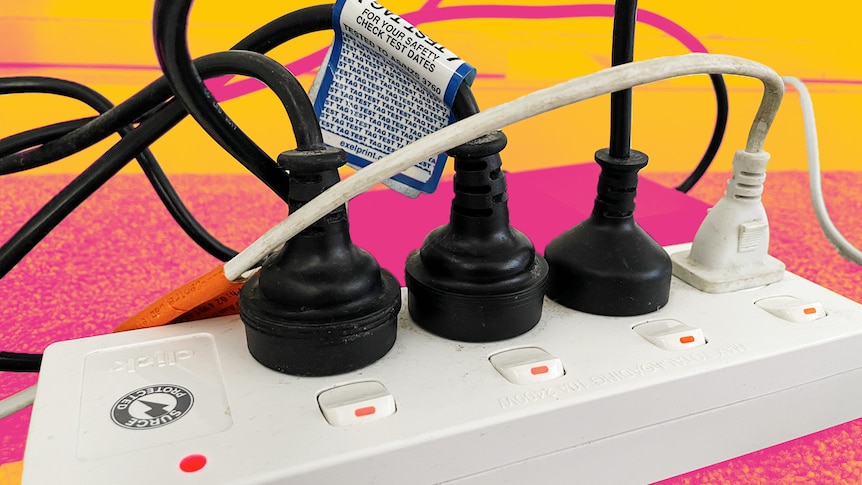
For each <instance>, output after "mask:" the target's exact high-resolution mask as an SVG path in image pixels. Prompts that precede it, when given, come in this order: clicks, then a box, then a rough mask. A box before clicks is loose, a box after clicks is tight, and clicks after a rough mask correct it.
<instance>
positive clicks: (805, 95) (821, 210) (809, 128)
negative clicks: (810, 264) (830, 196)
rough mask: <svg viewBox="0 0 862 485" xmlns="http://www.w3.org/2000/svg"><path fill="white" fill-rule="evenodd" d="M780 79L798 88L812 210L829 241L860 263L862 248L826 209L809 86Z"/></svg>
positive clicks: (789, 78) (793, 80) (840, 252)
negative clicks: (849, 237) (851, 239)
mask: <svg viewBox="0 0 862 485" xmlns="http://www.w3.org/2000/svg"><path fill="white" fill-rule="evenodd" d="M782 79H784V81H785V82H786V83H787V84H790V85H791V86H793V87H794V88H795V89H796V91H798V92H799V104H800V105H801V106H802V120H803V128H804V130H805V149H806V154H807V157H808V179H809V187H810V190H811V205H812V206H814V214H815V215H816V216H817V222H818V223H819V224H820V228H821V229H822V230H823V234H825V235H826V239H828V240H829V243H830V244H832V246H833V247H835V249H836V250H837V251H838V254H840V255H841V256H842V257H843V258H844V259H846V260H848V261H851V262H853V263H856V264H862V251H860V250H859V249H858V248H857V247H856V246H854V245H853V244H852V243H851V242H850V241H848V240H847V238H845V237H844V235H843V234H841V231H839V230H838V228H837V227H835V224H834V223H833V222H832V218H830V217H829V211H828V210H827V209H826V201H825V200H824V199H823V183H822V181H821V178H820V149H819V146H818V141H817V124H816V123H815V119H814V104H813V103H812V101H811V94H810V93H809V92H808V88H807V87H806V86H805V83H803V82H802V81H801V80H800V79H798V78H795V77H792V76H785V77H783V78H782Z"/></svg>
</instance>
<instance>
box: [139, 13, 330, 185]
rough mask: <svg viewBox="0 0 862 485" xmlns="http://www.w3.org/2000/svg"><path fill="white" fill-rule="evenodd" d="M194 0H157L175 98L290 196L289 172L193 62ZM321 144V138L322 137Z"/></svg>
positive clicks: (163, 62)
mask: <svg viewBox="0 0 862 485" xmlns="http://www.w3.org/2000/svg"><path fill="white" fill-rule="evenodd" d="M190 9H191V0H172V1H168V2H163V1H161V0H156V2H155V7H154V9H153V37H154V42H155V48H156V57H157V58H158V60H159V65H160V66H161V67H162V72H163V73H164V76H165V78H166V79H167V80H168V83H169V84H170V86H171V89H173V91H174V94H175V95H176V98H177V99H179V100H180V102H181V103H182V104H183V106H185V108H186V110H188V112H189V114H191V115H192V117H193V118H194V119H195V121H197V122H198V124H199V125H201V127H202V128H203V129H204V130H205V131H206V132H207V133H208V134H209V135H210V137H212V138H213V139H214V140H215V141H216V142H217V143H218V144H219V145H221V146H222V148H224V149H225V151H227V152H228V153H230V154H231V155H232V156H233V157H234V158H236V159H237V160H238V161H239V162H240V163H241V164H243V165H244V166H245V167H246V168H247V169H248V170H249V171H251V172H252V173H253V174H255V175H256V176H257V177H258V178H259V179H261V180H262V181H263V182H264V183H265V184H266V185H267V186H268V187H269V188H270V189H272V190H273V191H274V192H275V193H277V194H278V195H279V196H280V197H281V198H282V199H284V200H287V194H288V176H287V174H286V173H285V172H284V171H282V170H281V169H280V168H278V165H276V163H275V161H274V160H273V159H272V158H270V156H269V155H267V154H266V153H265V152H264V151H263V150H261V148H260V147H259V146H257V144H255V143H254V141H252V140H251V138H249V137H248V135H246V134H245V133H244V132H243V131H242V130H240V129H239V128H237V126H236V124H235V123H234V122H233V120H231V119H230V117H229V116H228V115H227V114H226V113H225V112H224V110H222V109H221V106H219V104H218V102H216V100H215V98H214V97H213V95H212V93H210V91H209V89H207V88H206V86H204V84H203V81H202V80H201V77H200V75H199V74H198V72H197V70H196V69H195V67H194V64H193V63H192V60H191V56H190V54H189V50H188V42H187V39H186V27H187V25H188V14H189V10H190ZM321 146H322V141H321Z"/></svg>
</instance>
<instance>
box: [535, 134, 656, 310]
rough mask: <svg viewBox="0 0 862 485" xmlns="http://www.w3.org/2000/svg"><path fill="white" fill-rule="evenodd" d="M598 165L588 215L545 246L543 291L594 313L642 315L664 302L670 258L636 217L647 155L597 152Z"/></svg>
mask: <svg viewBox="0 0 862 485" xmlns="http://www.w3.org/2000/svg"><path fill="white" fill-rule="evenodd" d="M595 158H596V162H598V164H599V165H600V166H601V167H602V172H601V174H600V175H599V183H598V195H597V196H596V201H595V204H594V206H593V212H592V214H591V215H590V217H589V218H588V219H587V220H585V221H583V222H582V223H580V224H578V225H577V226H575V227H574V228H573V229H570V230H568V231H566V232H564V233H563V234H561V235H560V236H557V237H556V238H555V239H554V240H553V241H551V242H550V244H548V246H547V247H546V248H545V257H546V258H547V260H548V264H549V265H550V266H551V278H550V285H549V287H548V297H549V298H551V299H552V300H555V301H557V302H559V303H561V304H563V305H565V306H567V307H569V308H572V309H574V310H578V311H582V312H586V313H592V314H595V315H609V316H626V315H642V314H644V313H649V312H652V311H656V310H658V309H659V308H661V307H663V306H664V305H665V304H667V301H668V297H669V295H670V278H671V270H672V266H671V261H670V257H669V256H668V255H667V253H666V252H665V251H664V249H662V247H661V246H660V245H659V244H658V243H657V242H656V241H655V240H654V239H653V238H652V237H650V235H649V234H647V233H646V232H645V231H644V230H643V229H641V227H640V226H639V225H638V224H637V223H636V222H635V220H634V217H633V213H634V209H635V202H634V200H635V193H636V190H637V181H638V175H637V173H638V171H639V170H640V169H642V168H643V167H645V166H646V164H647V160H648V158H647V156H646V154H645V153H642V152H639V151H637V150H631V152H630V155H629V156H628V157H625V158H616V157H613V156H611V155H610V152H609V150H608V149H607V148H605V149H602V150H599V151H597V152H596V156H595Z"/></svg>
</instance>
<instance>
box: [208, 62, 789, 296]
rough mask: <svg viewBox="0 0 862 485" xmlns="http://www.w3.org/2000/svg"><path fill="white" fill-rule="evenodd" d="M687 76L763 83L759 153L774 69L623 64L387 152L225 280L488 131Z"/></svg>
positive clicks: (754, 144)
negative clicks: (385, 183) (418, 164)
mask: <svg viewBox="0 0 862 485" xmlns="http://www.w3.org/2000/svg"><path fill="white" fill-rule="evenodd" d="M691 74H737V75H742V76H749V77H755V78H757V79H760V80H761V81H762V82H763V84H764V94H763V99H762V101H761V104H760V107H759V108H758V110H757V113H756V115H755V119H754V122H753V123H752V126H751V130H750V131H749V135H748V141H747V143H746V151H748V152H752V153H757V152H760V151H762V148H763V143H764V140H765V138H766V135H767V133H768V132H769V128H770V127H771V126H772V121H773V120H774V118H775V114H776V112H777V111H778V107H779V106H780V104H781V99H782V97H783V95H784V83H783V82H782V80H781V78H780V77H778V75H777V74H776V73H775V72H774V71H773V70H772V69H770V68H768V67H766V66H764V65H763V64H759V63H757V62H754V61H750V60H747V59H742V58H739V57H733V56H724V55H711V54H688V55H684V56H676V57H664V58H659V59H651V60H648V61H640V62H633V63H629V64H624V65H621V66H617V67H612V68H610V69H605V70H602V71H599V72H596V73H593V74H589V75H586V76H583V77H581V78H576V79H572V80H570V81H567V82H564V83H561V84H558V85H556V86H552V87H550V88H547V89H543V90H540V91H536V92H533V93H531V94H528V95H526V96H523V97H521V98H518V99H516V100H514V101H511V102H509V103H505V104H502V105H499V106H495V107H493V108H490V109H488V110H485V111H483V112H481V113H477V114H475V115H473V116H470V117H468V118H466V119H464V120H461V121H459V122H457V123H453V124H451V125H449V126H447V127H445V128H443V129H441V130H439V131H437V132H435V133H433V134H431V135H428V136H425V137H423V138H420V139H419V140H417V141H415V142H413V143H411V144H410V145H407V146H405V147H403V148H401V149H399V150H397V151H395V152H393V153H390V154H389V155H387V156H385V157H383V158H381V159H380V160H378V161H377V162H375V163H374V164H372V165H371V166H369V167H366V168H364V169H363V170H360V171H359V172H357V173H356V174H354V175H353V176H351V177H350V178H348V179H346V180H343V181H341V182H339V183H338V184H336V185H335V186H333V187H331V188H330V189H329V190H327V191H326V192H325V193H323V194H322V195H321V196H319V197H316V198H315V199H314V200H312V201H311V202H309V203H308V204H306V205H305V206H303V207H301V208H300V209H299V210H297V211H296V212H294V213H293V214H291V215H290V217H289V218H288V219H285V220H284V221H282V222H280V223H279V224H277V225H276V226H274V227H273V228H272V229H270V230H269V231H267V232H266V233H265V234H263V235H262V236H261V237H260V238H258V239H257V240H256V241H255V242H253V243H252V244H251V245H250V246H249V247H247V248H246V249H245V250H243V251H241V252H240V253H239V254H238V255H237V256H236V257H235V258H233V259H231V260H230V261H228V262H227V263H225V265H224V276H225V278H226V279H227V280H230V281H235V280H238V279H240V278H242V276H243V274H245V273H246V272H248V271H250V270H251V269H252V268H253V267H254V266H255V265H256V264H257V263H258V262H259V261H262V260H263V259H264V258H265V257H266V256H267V255H269V254H270V253H272V252H273V251H276V250H277V249H278V248H280V247H281V246H282V245H283V244H284V243H285V242H286V241H287V240H289V239H290V238H292V237H293V236H295V235H296V234H298V233H299V232H300V231H302V230H303V229H305V228H306V227H308V226H309V225H311V224H313V223H314V222H315V221H317V220H318V219H320V218H321V217H323V216H324V215H326V214H328V213H329V212H330V211H332V210H333V209H335V208H336V207H338V206H340V205H342V204H344V203H346V202H347V201H348V200H350V199H351V198H353V197H356V196H357V195H359V194H361V193H362V192H365V191H366V190H368V189H370V188H371V187H373V186H374V185H375V184H377V183H379V182H381V181H382V180H385V179H387V178H389V177H391V176H393V175H395V174H397V173H399V172H400V171H402V170H404V169H406V168H408V167H410V166H411V165H412V164H413V163H415V161H416V160H422V159H424V158H427V157H431V156H434V155H435V154H437V153H441V152H443V151H445V150H448V149H450V148H452V147H454V146H458V145H460V144H462V143H466V142H468V141H470V140H472V139H474V138H477V137H478V136H481V135H483V134H485V133H488V132H490V131H493V130H497V129H501V128H502V127H504V126H507V125H510V124H512V123H515V122H518V121H522V120H524V119H527V118H530V117H533V116H536V115H538V114H541V113H545V112H547V111H551V110H553V109H557V108H560V107H562V106H566V105H569V104H572V103H576V102H578V101H583V100H585V99H589V98H592V97H595V96H599V95H602V94H608V93H611V92H614V91H619V90H621V89H627V88H630V87H632V86H635V85H640V84H647V83H651V82H656V81H660V80H664V79H669V78H672V77H678V76H685V75H691Z"/></svg>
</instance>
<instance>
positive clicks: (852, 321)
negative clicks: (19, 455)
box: [23, 245, 862, 484]
mask: <svg viewBox="0 0 862 485" xmlns="http://www.w3.org/2000/svg"><path fill="white" fill-rule="evenodd" d="M687 247H688V246H687V245H678V246H671V247H668V248H666V249H667V250H668V251H669V252H671V253H673V252H676V251H679V250H684V249H686V248H687ZM402 291H404V294H403V297H404V299H405V305H404V308H402V312H401V315H400V317H399V328H398V338H397V341H396V343H395V346H394V347H393V349H392V350H391V351H390V352H389V353H388V354H387V355H386V356H385V357H384V358H382V359H381V360H379V361H378V362H376V363H374V364H372V365H370V366H368V367H366V368H363V369H360V370H358V371H355V372H351V373H349V374H342V375H337V376H332V377H317V378H308V377H305V378H300V377H294V376H290V375H284V374H280V373H278V372H275V371H272V370H269V369H267V368H265V367H263V366H261V365H260V364H259V363H257V362H256V361H255V360H254V359H253V358H252V357H251V356H250V354H249V353H248V350H247V348H246V342H245V334H244V329H243V326H242V323H241V322H240V320H239V318H238V317H225V318H218V319H213V320H205V321H198V322H190V323H183V324H178V325H172V326H167V327H160V328H153V329H147V330H140V331H134V332H126V333H119V334H111V335H104V336H98V337H91V338H85V339H80V340H74V341H66V342H59V343H56V344H54V345H52V346H51V347H49V348H48V349H47V351H46V353H45V357H44V361H43V365H42V372H41V374H40V377H39V388H38V392H37V396H36V402H35V405H34V408H33V414H32V421H31V426H30V433H29V437H28V440H27V448H26V453H25V459H24V476H23V479H24V481H23V483H24V484H48V483H61V482H65V483H90V484H101V483H105V484H108V483H111V484H114V483H118V481H122V483H125V484H136V483H140V484H151V483H159V482H161V483H176V484H185V483H188V484H195V483H200V484H215V483H231V484H235V483H241V484H276V483H291V484H319V483H378V484H390V483H391V484H403V483H412V484H417V483H457V484H461V483H463V484H499V483H537V482H539V481H541V480H546V481H550V482H551V483H609V484H611V483H645V482H652V481H657V480H661V479H664V478H667V477H671V476H675V475H678V474H681V473H684V472H687V471H690V470H694V469H698V468H701V467H704V466H707V465H710V464H713V463H716V462H719V461H722V460H725V459H729V458H732V457H735V456H739V455H742V454H745V453H749V452H751V451H755V450H758V449H762V448H765V447H769V446H772V445H775V444H778V443H781V442H784V441H787V440H790V439H793V438H797V437H800V436H803V435H806V434H809V433H812V432H815V431H818V430H821V429H824V428H827V427H830V426H834V425H837V424H840V423H843V422H847V421H850V420H853V419H856V418H858V417H860V416H862V352H860V349H862V305H859V304H858V303H855V302H852V301H850V300H848V299H846V298H844V297H842V296H839V295H837V294H835V293H833V292H831V291H829V290H826V289H824V288H822V287H820V286H818V285H816V284H814V283H812V282H810V281H807V280H805V279H803V278H800V277H798V276H796V275H794V274H791V273H785V275H784V277H783V278H782V279H781V281H779V282H777V283H773V284H770V285H767V286H763V287H759V288H755V289H751V290H744V291H736V292H731V293H724V294H708V293H703V292H700V291H698V290H696V289H694V288H693V287H691V286H689V285H688V284H686V283H684V282H682V281H681V280H678V279H676V278H675V277H674V279H673V281H672V286H671V296H670V301H669V303H668V304H667V306H665V307H664V308H662V309H660V310H659V311H658V312H655V313H651V314H647V315H641V316H634V317H602V316H596V315H588V314H584V313H579V312H576V311H573V310H570V309H568V308H565V307H562V306H560V305H558V304H556V303H554V302H553V301H550V300H547V299H546V301H545V305H544V310H543V317H542V319H541V321H540V322H539V324H538V325H537V326H536V327H535V328H534V329H533V330H531V331H529V332H527V333H526V334H524V335H522V336H520V337H517V338H513V339H509V340H505V341H500V342H494V343H481V344H476V343H463V342H455V341H450V340H445V339H443V338H440V337H437V336H435V335H433V334H430V333H428V332H426V331H424V330H423V329H421V328H419V327H417V326H416V325H415V324H414V323H413V322H412V321H411V320H410V317H409V315H408V314H407V311H406V298H407V295H406V290H402ZM776 297H779V298H778V299H777V300H774V299H775V298H776ZM769 299H773V300H774V301H797V302H798V303H799V307H798V308H797V310H799V311H801V312H802V315H803V319H805V318H808V316H810V317H811V318H808V319H807V320H804V321H790V320H789V319H788V315H791V316H792V311H791V310H793V309H792V308H791V309H790V310H788V311H790V313H788V312H787V311H785V312H784V313H782V312H775V311H768V308H767V307H768V305H763V304H762V302H764V301H773V300H769ZM814 307H816V308H818V311H820V312H821V313H818V314H816V315H809V313H810V312H809V310H810V309H811V308H814ZM656 322H660V323H661V322H671V323H673V325H676V324H680V325H681V326H680V325H678V326H677V327H673V325H671V326H670V327H668V328H670V331H669V332H670V333H665V334H662V335H660V336H659V337H660V338H658V339H656V338H652V339H650V338H647V337H645V336H644V335H643V334H642V333H643V332H641V330H640V329H643V328H647V327H638V326H639V325H643V324H652V325H655V324H656ZM674 322H675V323H674ZM638 328H639V329H638ZM674 328H676V330H678V331H679V332H682V333H676V334H675V333H673V331H676V330H674ZM680 329H681V330H680ZM695 330H699V331H700V333H699V334H696V332H695ZM695 334H696V335H697V338H695V336H694V335H695ZM668 336H669V338H670V339H669V340H668ZM677 337H679V338H678V339H677ZM662 339H664V340H662ZM674 339H677V340H679V341H680V342H682V341H685V342H683V343H682V344H681V346H680V345H677V344H676V340H674ZM665 341H666V342H671V343H673V344H674V345H677V347H679V350H668V349H667V348H662V347H661V346H659V345H658V344H656V342H665ZM689 343H690V344H692V346H686V344H689ZM662 345H664V344H662ZM524 349H527V350H526V351H525V350H524ZM535 349H538V351H541V352H538V353H537V351H536V350H535ZM509 351H516V352H515V353H511V354H506V352H509ZM519 352H520V353H519ZM507 355H510V356H514V357H512V358H509V359H508V360H507V359H500V358H499V356H507ZM537 355H538V356H539V357H536V356H537ZM495 356H497V357H495ZM518 356H521V357H518ZM524 356H526V357H524ZM531 356H532V357H531ZM542 356H544V357H542ZM518 359H521V360H518ZM531 359H532V360H531ZM542 359H544V360H542ZM500 362H504V363H505V365H509V367H508V368H506V369H507V370H506V369H503V370H501V369H500V368H498V367H497V366H501V365H503V364H500ZM495 363H496V364H495ZM495 365H497V366H495ZM505 365H503V367H505ZM537 369H538V370H537ZM524 370H526V372H523V371H524ZM555 371H559V372H560V373H561V374H562V375H559V376H555V375H554V372H555ZM519 372H520V374H519ZM507 375H508V376H509V378H513V377H512V376H513V375H515V376H516V377H514V378H515V379H516V380H517V379H522V383H515V382H512V381H510V380H509V378H507V377H506V376H507ZM518 376H520V377H518ZM381 389H382V390H381ZM333 390H334V391H335V392H330V391H333ZM324 411H325V412H326V413H327V414H326V415H325V414H324ZM332 423H335V424H332Z"/></svg>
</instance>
